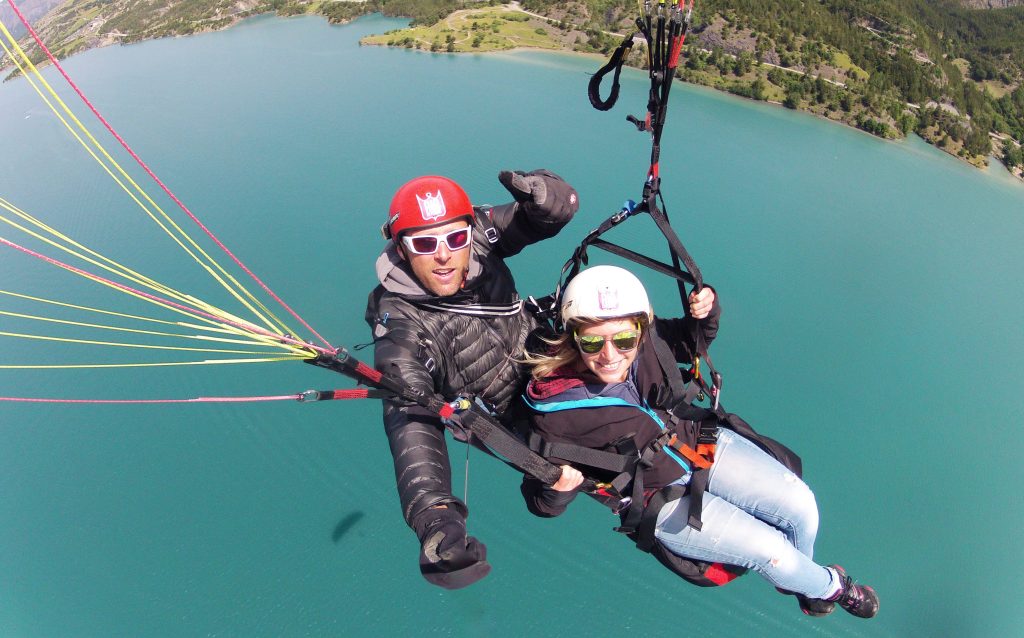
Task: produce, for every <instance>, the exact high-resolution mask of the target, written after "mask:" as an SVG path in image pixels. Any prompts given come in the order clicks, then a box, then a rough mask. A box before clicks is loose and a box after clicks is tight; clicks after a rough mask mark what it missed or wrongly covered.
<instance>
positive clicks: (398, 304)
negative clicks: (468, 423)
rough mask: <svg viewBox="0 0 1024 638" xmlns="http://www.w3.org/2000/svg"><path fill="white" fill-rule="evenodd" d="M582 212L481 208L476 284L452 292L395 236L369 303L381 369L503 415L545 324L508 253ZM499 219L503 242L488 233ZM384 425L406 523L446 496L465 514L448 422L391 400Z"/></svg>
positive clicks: (473, 272)
mask: <svg viewBox="0 0 1024 638" xmlns="http://www.w3.org/2000/svg"><path fill="white" fill-rule="evenodd" d="M573 212H574V211H573ZM572 214H573V213H572V212H569V213H566V214H565V215H564V217H559V218H552V217H551V216H549V215H547V214H546V213H544V212H541V211H538V210H535V208H534V207H533V206H531V205H529V204H519V203H512V204H506V205H503V206H496V207H493V208H488V209H477V219H476V221H475V225H474V232H473V246H472V250H473V254H472V257H471V259H470V267H469V274H468V276H467V279H466V284H465V286H464V288H463V290H461V291H460V292H458V293H456V294H455V295H452V296H448V297H437V296H434V295H433V294H431V293H430V292H428V291H427V290H425V289H424V288H423V287H422V286H421V285H420V283H419V281H418V280H417V279H416V278H415V276H414V275H413V274H412V271H411V270H410V269H409V268H408V266H407V264H406V262H405V261H403V260H402V259H401V258H400V257H399V256H398V252H397V251H396V249H395V246H394V243H393V242H389V243H388V245H387V247H386V248H385V250H384V252H383V254H382V255H381V256H380V258H379V259H378V260H377V276H378V279H379V280H380V282H381V285H379V286H378V287H377V288H376V289H374V290H373V292H372V293H370V298H369V303H368V305H367V309H366V321H367V323H368V324H369V325H370V327H371V328H372V329H373V336H374V344H375V346H376V348H375V357H374V361H375V367H376V368H377V369H378V370H381V371H383V372H385V373H388V374H391V375H394V376H396V377H400V378H402V379H404V380H405V381H406V382H408V383H410V384H411V385H413V386H414V387H416V388H417V389H420V390H421V391H423V392H427V393H431V394H437V395H440V396H442V397H444V398H445V399H448V400H452V399H455V398H456V397H457V396H466V395H469V396H473V397H478V398H480V399H481V400H483V401H484V402H485V403H486V404H487V405H488V406H489V407H491V408H492V409H493V410H495V411H496V412H497V413H498V414H499V415H501V414H503V413H504V412H505V410H506V409H507V408H508V407H509V405H510V404H511V402H512V400H513V399H515V398H516V397H517V396H518V395H520V394H521V393H522V391H523V386H524V382H525V373H524V370H523V369H522V365H521V364H519V363H517V362H516V359H518V358H520V357H521V355H522V350H523V345H524V343H525V342H526V338H527V336H528V335H529V334H530V332H531V331H532V330H533V329H534V328H535V327H536V322H535V321H534V319H533V317H532V316H531V315H529V314H528V313H527V312H526V311H525V310H524V309H523V303H522V300H521V299H520V298H519V294H518V293H517V292H516V288H515V281H514V280H513V278H512V273H511V272H510V271H509V269H508V266H506V265H505V261H504V260H505V258H506V257H510V256H512V255H515V254H517V253H518V252H519V251H521V250H522V249H523V248H524V247H525V246H527V245H529V244H532V243H534V242H537V241H540V240H542V239H546V238H548V237H552V236H554V235H555V234H556V233H558V231H559V230H561V229H562V227H563V226H565V224H566V223H568V222H569V220H570V219H571V218H572ZM483 215H486V216H487V219H489V220H490V222H487V220H485V219H482V216H483ZM492 225H493V228H494V230H496V231H497V235H498V237H497V241H496V242H495V243H491V241H489V239H488V233H487V232H485V231H487V228H488V227H489V226H492ZM492 236H493V234H492ZM384 428H385V431H386V432H387V436H388V441H389V443H390V445H391V455H392V457H393V459H394V464H395V480H396V482H397V487H398V495H399V498H400V500H401V503H402V514H403V516H404V517H405V520H406V522H407V523H409V524H410V525H411V524H412V520H413V518H414V517H415V516H416V514H418V513H420V512H422V511H423V510H425V509H427V508H429V507H431V506H433V505H438V504H441V503H450V504H453V505H454V506H455V507H458V508H459V509H461V510H462V511H463V512H464V513H465V511H466V507H465V504H463V503H462V502H461V501H460V500H459V499H458V498H456V497H455V496H453V495H452V490H451V470H450V465H449V461H448V451H447V445H446V443H445V437H444V426H443V424H441V422H440V420H439V418H438V417H437V415H434V414H430V413H428V412H426V411H425V410H423V409H422V408H419V407H416V406H405V405H401V404H398V403H395V402H388V401H386V402H384Z"/></svg>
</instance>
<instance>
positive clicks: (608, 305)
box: [597, 286, 619, 310]
mask: <svg viewBox="0 0 1024 638" xmlns="http://www.w3.org/2000/svg"><path fill="white" fill-rule="evenodd" d="M597 307H598V308H600V309H601V310H618V309H619V291H618V289H616V288H612V287H611V286H604V287H602V288H600V289H598V291H597Z"/></svg>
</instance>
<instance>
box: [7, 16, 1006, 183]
mask: <svg viewBox="0 0 1024 638" xmlns="http://www.w3.org/2000/svg"><path fill="white" fill-rule="evenodd" d="M514 4H518V3H514ZM518 10H519V11H522V10H521V9H518ZM456 13H457V12H456ZM523 13H526V14H527V15H531V16H533V15H535V14H530V13H528V12H523ZM307 15H308V16H313V15H319V17H321V18H322V19H324V20H326V21H327V22H328V23H329V24H331V25H332V26H333V25H337V26H343V25H346V24H349V23H351V22H353V21H355V20H358V19H359V18H361V17H362V16H358V17H356V18H353V19H351V20H344V21H334V20H330V19H328V18H327V17H325V16H323V15H320V14H316V13H301V14H295V15H279V14H276V13H274V12H271V11H268V12H263V13H258V14H250V15H238V16H235V17H234V18H233V19H232V20H231V21H230V22H228V23H226V24H225V23H221V24H220V25H219V26H217V27H210V28H202V29H199V30H197V31H195V32H193V33H190V34H187V35H163V36H159V37H154V38H145V39H141V40H138V41H135V42H130V43H127V44H125V43H121V42H119V41H118V40H117V39H116V38H111V37H106V38H97V41H96V44H93V45H91V46H89V47H88V48H86V49H83V50H81V51H78V52H77V53H76V54H75V55H77V54H78V53H84V52H86V51H90V50H93V49H99V48H104V47H108V46H112V45H115V44H117V45H120V46H130V45H131V44H138V43H141V42H146V41H150V40H159V39H163V38H168V37H170V38H185V37H190V36H193V35H201V34H203V33H214V32H217V31H225V30H227V29H230V28H232V27H234V26H236V25H238V24H240V23H242V22H245V21H246V20H251V19H253V18H267V17H274V18H278V19H289V18H294V17H301V16H307ZM452 15H454V14H452ZM450 17H451V16H447V17H446V18H445V19H449V18H450ZM544 19H545V20H547V19H546V18H544ZM97 28H98V27H97ZM368 37H379V34H376V35H372V36H367V37H364V38H361V39H360V42H359V44H360V46H386V47H390V46H392V45H389V44H387V43H382V42H366V41H365V40H367V39H368ZM393 48H410V47H404V46H395V47H393ZM416 50H419V51H422V52H424V53H452V54H456V55H458V54H464V53H469V54H473V55H487V54H494V53H509V52H513V51H541V52H545V53H551V54H564V55H571V56H584V57H588V58H593V59H594V60H607V56H606V55H603V54H598V53H591V52H586V51H575V50H572V49H569V48H566V47H565V46H564V45H562V46H555V47H541V46H522V45H517V46H515V47H513V48H510V49H501V50H487V51H479V52H469V51H427V50H422V49H419V48H417V49H416ZM72 57H73V56H72ZM47 64H48V61H47ZM40 66H45V64H44V65H40ZM629 68H634V69H636V70H637V71H641V72H643V69H639V68H636V67H629ZM12 69H15V70H14V71H11V70H12ZM9 71H10V73H9ZM0 74H7V75H6V76H5V77H4V79H3V81H4V82H6V81H7V80H9V79H12V78H13V77H15V76H16V75H18V73H17V71H16V66H15V65H14V64H9V65H7V66H4V67H0ZM675 80H676V81H679V82H683V83H686V84H689V85H691V86H703V87H705V88H708V89H711V90H714V91H716V92H718V93H727V94H730V95H735V96H736V97H737V98H742V99H745V100H748V101H749V100H752V101H755V102H765V103H767V104H771V105H772V106H775V107H779V108H787V107H786V106H785V105H783V104H782V103H781V102H777V101H773V100H753V99H752V98H749V97H745V96H742V95H736V94H735V93H732V92H730V91H728V90H724V89H721V88H718V87H715V86H710V85H706V84H702V83H700V82H688V81H686V80H684V79H682V78H678V77H677V78H675ZM793 110H796V111H798V112H801V113H805V114H808V115H812V116H815V117H817V118H818V119H821V120H826V121H828V122H830V123H833V124H840V125H843V126H846V127H847V128H852V129H854V130H859V131H861V132H863V133H866V134H868V135H871V136H872V137H875V138H877V139H882V140H884V141H900V139H904V138H900V139H889V138H882V137H879V136H877V135H874V134H872V133H870V132H868V131H862V130H861V129H859V128H857V127H856V126H853V125H851V124H849V123H847V122H843V121H840V120H835V119H832V118H829V117H825V116H824V115H822V114H820V113H816V112H814V111H811V110H808V109H793ZM913 134H914V135H917V137H919V138H920V139H921V140H922V141H924V142H925V143H927V144H929V145H930V146H933V147H935V148H936V149H938V150H940V151H943V152H944V153H946V154H947V155H950V156H951V157H954V158H956V159H957V160H959V161H961V162H964V163H967V164H969V165H971V166H973V167H974V168H977V169H980V170H982V171H985V172H988V171H989V169H991V168H992V166H991V163H992V161H993V160H994V159H995V158H997V157H998V154H999V153H1000V152H1001V150H1002V144H1003V140H1000V139H998V138H994V139H993V143H994V145H995V147H994V148H993V150H992V153H990V155H989V156H988V158H986V162H985V163H984V164H979V163H977V162H972V161H970V160H968V159H965V158H964V157H961V156H958V155H957V154H956V153H955V152H954V151H955V149H944V148H942V147H941V146H940V145H939V144H938V143H937V140H930V139H928V138H927V137H924V136H921V135H919V134H918V133H916V132H914V133H913ZM908 135H909V133H908ZM995 161H997V162H998V160H995ZM998 163H1000V164H1002V163H1001V162H998ZM1003 166H1004V168H1005V169H1006V171H1007V172H1008V173H1009V174H1010V175H1011V176H1013V177H1015V178H1016V179H1017V180H1020V181H1021V182H1024V166H1019V167H1016V168H1015V169H1011V168H1009V167H1007V166H1005V165H1003Z"/></svg>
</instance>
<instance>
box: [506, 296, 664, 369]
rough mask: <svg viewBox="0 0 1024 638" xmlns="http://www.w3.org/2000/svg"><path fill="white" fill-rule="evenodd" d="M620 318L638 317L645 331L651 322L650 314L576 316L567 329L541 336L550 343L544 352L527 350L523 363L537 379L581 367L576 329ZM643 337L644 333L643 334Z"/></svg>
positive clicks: (641, 327) (638, 322) (581, 359)
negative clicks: (563, 369) (600, 317)
mask: <svg viewBox="0 0 1024 638" xmlns="http://www.w3.org/2000/svg"><path fill="white" fill-rule="evenodd" d="M620 319H636V321H637V325H638V326H639V327H640V330H641V331H642V332H644V333H646V332H647V326H648V324H649V323H650V318H649V316H648V315H647V314H646V313H644V314H641V315H629V316H626V317H607V318H603V319H596V318H594V317H575V318H573V320H572V321H570V322H569V323H568V324H566V326H565V330H564V331H562V332H559V333H557V334H555V336H553V337H550V338H549V337H544V336H542V337H540V340H541V341H543V342H544V343H546V344H547V345H548V348H547V352H546V353H544V354H534V353H530V352H526V353H525V354H524V356H523V363H525V364H526V365H528V366H530V376H532V377H533V378H534V379H535V380H538V381H539V380H541V379H543V378H545V377H549V376H551V375H552V374H553V373H554V372H555V370H558V369H559V368H565V367H569V368H571V369H573V370H578V369H579V364H580V363H581V362H582V361H583V357H582V356H581V355H580V351H579V348H577V347H576V338H575V335H576V331H577V330H579V329H580V328H582V327H584V326H593V325H597V324H599V323H604V322H606V321H618V320H620ZM641 338H643V335H641Z"/></svg>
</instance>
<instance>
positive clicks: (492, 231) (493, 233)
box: [484, 226, 498, 244]
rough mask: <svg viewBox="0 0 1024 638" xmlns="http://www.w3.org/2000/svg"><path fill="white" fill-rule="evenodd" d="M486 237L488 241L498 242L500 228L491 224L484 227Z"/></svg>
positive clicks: (491, 242)
mask: <svg viewBox="0 0 1024 638" xmlns="http://www.w3.org/2000/svg"><path fill="white" fill-rule="evenodd" d="M484 237H486V238H487V242H488V243H490V244H496V243H498V230H497V229H496V228H495V227H494V226H489V227H487V228H485V229H484Z"/></svg>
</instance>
